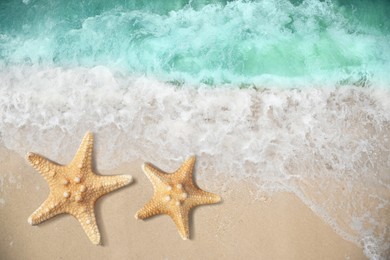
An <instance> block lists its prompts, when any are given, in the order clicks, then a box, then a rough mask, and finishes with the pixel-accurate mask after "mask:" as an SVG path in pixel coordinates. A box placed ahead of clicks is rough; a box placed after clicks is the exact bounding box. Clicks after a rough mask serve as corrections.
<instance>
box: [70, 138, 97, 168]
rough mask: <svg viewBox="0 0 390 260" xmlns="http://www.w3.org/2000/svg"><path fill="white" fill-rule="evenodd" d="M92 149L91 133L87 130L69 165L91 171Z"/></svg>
mask: <svg viewBox="0 0 390 260" xmlns="http://www.w3.org/2000/svg"><path fill="white" fill-rule="evenodd" d="M92 150H93V134H92V133H91V132H87V133H86V134H85V136H84V138H83V141H82V142H81V144H80V147H79V149H78V150H77V152H76V154H75V156H74V158H73V160H72V162H71V163H70V165H74V166H75V167H77V168H80V169H85V170H86V171H91V170H92Z"/></svg>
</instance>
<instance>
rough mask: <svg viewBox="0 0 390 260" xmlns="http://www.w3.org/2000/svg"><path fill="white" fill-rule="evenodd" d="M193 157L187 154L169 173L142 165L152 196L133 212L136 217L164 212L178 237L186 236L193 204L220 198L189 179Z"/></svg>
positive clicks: (149, 165)
mask: <svg viewBox="0 0 390 260" xmlns="http://www.w3.org/2000/svg"><path fill="white" fill-rule="evenodd" d="M194 166H195V156H191V157H189V158H188V159H187V160H186V161H185V162H184V163H183V164H182V166H181V167H180V168H179V169H178V170H176V171H175V172H174V173H172V174H167V173H165V172H163V171H161V170H159V169H157V168H156V167H154V166H152V165H151V164H149V163H145V164H143V166H142V169H143V171H144V172H145V174H146V176H147V177H148V178H149V180H150V181H151V182H152V184H153V187H154V195H153V197H152V199H151V200H150V201H149V202H148V203H147V204H146V205H145V206H144V207H143V208H142V209H140V210H139V211H138V212H137V213H136V214H135V218H136V219H146V218H149V217H151V216H154V215H159V214H167V215H168V216H170V217H171V218H172V220H173V221H174V222H175V224H176V226H177V228H178V230H179V233H180V236H181V237H182V238H183V239H184V240H187V239H188V238H189V225H188V215H189V212H190V210H191V209H192V208H193V207H196V206H199V205H202V204H213V203H218V202H220V201H221V197H220V196H218V195H216V194H213V193H210V192H207V191H204V190H201V189H200V188H198V186H197V185H196V184H195V183H194V182H193V180H192V178H193V176H192V172H193V169H194Z"/></svg>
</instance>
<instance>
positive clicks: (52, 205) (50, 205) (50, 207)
mask: <svg viewBox="0 0 390 260" xmlns="http://www.w3.org/2000/svg"><path fill="white" fill-rule="evenodd" d="M62 213H64V210H63V208H62V206H61V203H59V202H57V201H55V200H54V199H53V198H52V197H50V196H49V198H47V199H46V200H45V201H44V202H43V203H42V205H41V206H40V207H39V208H38V209H37V210H36V211H34V213H33V214H31V216H30V217H29V218H28V220H27V222H28V223H30V225H38V224H39V223H41V222H43V221H45V220H48V219H50V218H52V217H54V216H56V215H59V214H62Z"/></svg>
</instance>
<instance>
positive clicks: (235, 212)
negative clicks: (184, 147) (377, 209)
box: [0, 147, 366, 259]
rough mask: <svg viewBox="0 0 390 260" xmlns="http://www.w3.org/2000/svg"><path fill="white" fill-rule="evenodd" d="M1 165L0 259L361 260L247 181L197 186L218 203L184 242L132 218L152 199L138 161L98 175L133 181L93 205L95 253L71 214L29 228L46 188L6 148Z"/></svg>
mask: <svg viewBox="0 0 390 260" xmlns="http://www.w3.org/2000/svg"><path fill="white" fill-rule="evenodd" d="M99 159H101V158H97V167H98V164H99V162H98V160H99ZM0 163H1V168H0V169H1V175H0V176H1V179H0V180H1V186H0V189H1V190H0V191H1V199H2V200H1V204H0V212H1V219H0V229H1V230H0V232H1V234H2V235H1V237H0V252H1V256H2V259H199V258H203V259H237V258H238V257H240V258H243V259H366V257H365V256H364V254H363V250H362V248H360V247H359V246H357V245H355V244H354V243H351V242H349V241H346V240H344V239H342V238H341V237H340V236H339V235H338V234H336V233H335V232H334V231H333V230H332V228H331V227H330V226H329V225H327V224H326V223H325V222H324V221H322V220H321V219H320V218H319V217H318V216H316V215H315V214H314V213H313V212H312V211H311V210H310V209H309V208H308V207H307V206H305V205H304V204H303V203H302V202H301V201H300V200H299V199H298V198H297V197H296V196H295V195H293V194H291V193H275V194H273V195H272V196H267V195H262V196H260V197H259V196H258V194H257V192H256V189H255V188H254V187H252V186H251V184H249V183H246V182H242V183H237V184H236V185H231V184H230V185H229V186H228V187H225V188H224V189H223V190H222V191H221V190H218V191H215V190H212V187H208V186H207V185H206V184H205V183H204V182H203V181H198V184H199V186H200V187H201V188H204V189H206V190H210V191H214V192H218V193H219V194H220V195H221V196H222V197H223V202H222V203H220V204H217V205H210V206H202V207H198V208H196V209H195V210H194V211H193V213H192V215H191V223H190V227H191V240H190V241H183V240H182V239H181V238H180V236H179V234H178V232H177V230H176V227H175V225H174V223H173V222H172V220H171V219H170V218H169V217H167V216H157V217H153V218H151V219H149V220H146V221H140V220H136V219H134V214H135V212H136V211H137V210H138V209H139V208H141V207H142V206H143V205H144V203H145V202H147V201H148V200H149V198H150V197H151V196H152V194H153V188H152V186H151V184H150V182H149V180H148V179H147V178H146V176H145V175H144V174H143V173H142V170H141V164H142V161H141V160H138V161H135V162H132V163H128V164H123V165H121V166H120V167H117V168H115V169H113V170H108V171H107V170H105V171H99V169H97V172H99V173H100V174H102V175H114V174H131V175H132V176H133V177H134V179H135V182H134V183H133V184H131V185H130V186H127V187H124V188H122V189H120V190H118V191H116V192H114V193H111V194H109V195H107V196H104V197H102V198H101V199H100V200H99V201H98V203H97V205H96V214H97V221H98V225H99V228H100V231H101V234H102V246H94V245H92V244H91V243H90V241H89V239H88V238H87V236H86V235H85V233H84V231H83V230H82V228H81V226H80V224H79V223H78V222H77V221H76V220H75V219H74V218H73V217H71V216H69V215H60V216H57V217H55V218H53V219H51V220H49V221H46V222H44V223H42V224H41V225H39V226H35V227H32V226H30V225H29V224H28V223H27V218H28V216H29V215H30V214H31V213H32V212H33V211H34V210H35V209H36V208H37V207H38V206H39V205H40V203H41V202H42V201H43V200H44V199H46V197H47V195H48V192H49V190H48V186H47V184H46V182H45V180H44V179H43V178H42V177H41V176H40V175H39V173H37V172H36V171H35V170H34V169H33V168H32V167H30V166H29V164H28V163H27V162H26V161H25V159H24V158H21V157H20V156H19V155H18V154H16V153H14V152H11V151H9V150H7V149H5V148H4V147H3V148H1V150H0ZM63 163H66V162H63ZM168 170H172V171H173V170H174V169H167V171H168ZM220 181H221V183H222V182H224V180H220ZM256 194H257V195H256Z"/></svg>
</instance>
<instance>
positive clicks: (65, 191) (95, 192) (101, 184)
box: [27, 132, 132, 245]
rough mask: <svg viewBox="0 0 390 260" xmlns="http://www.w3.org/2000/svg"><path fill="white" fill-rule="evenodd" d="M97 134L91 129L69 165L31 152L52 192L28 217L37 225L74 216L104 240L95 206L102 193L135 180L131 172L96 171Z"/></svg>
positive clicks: (30, 157) (97, 239) (92, 235)
mask: <svg viewBox="0 0 390 260" xmlns="http://www.w3.org/2000/svg"><path fill="white" fill-rule="evenodd" d="M92 149H93V135H92V133H90V132H88V133H87V134H86V135H85V137H84V139H83V141H82V143H81V145H80V148H79V149H78V151H77V153H76V155H75V157H74V158H73V160H72V162H71V163H70V164H69V165H66V166H62V165H58V164H56V163H53V162H51V161H49V160H48V159H46V158H44V157H42V156H40V155H37V154H34V153H29V154H28V155H27V160H29V161H30V163H31V164H32V166H33V167H34V168H35V169H36V170H37V171H39V172H40V174H41V175H42V176H43V177H44V178H45V179H46V181H47V182H48V184H49V187H50V195H49V197H48V198H47V199H46V201H45V202H43V203H42V205H41V206H40V207H39V208H38V209H37V210H36V211H35V212H34V213H33V214H32V215H31V216H30V217H29V218H28V222H29V223H30V224H31V225H37V224H39V223H41V222H43V221H45V220H47V219H49V218H52V217H54V216H56V215H58V214H61V213H68V214H71V215H73V216H74V217H75V218H76V219H77V220H78V221H79V222H80V224H81V226H82V227H83V228H84V231H85V232H86V233H87V235H88V237H89V239H90V240H91V242H92V243H93V244H95V245H98V244H99V243H100V233H99V229H98V226H97V224H96V219H95V213H94V205H95V202H96V200H97V199H98V198H100V197H101V196H103V195H105V194H107V193H109V192H111V191H113V190H116V189H119V188H120V187H123V186H125V185H127V184H129V183H130V182H131V181H132V177H131V176H130V175H120V176H100V175H96V174H95V173H94V172H93V171H92Z"/></svg>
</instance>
